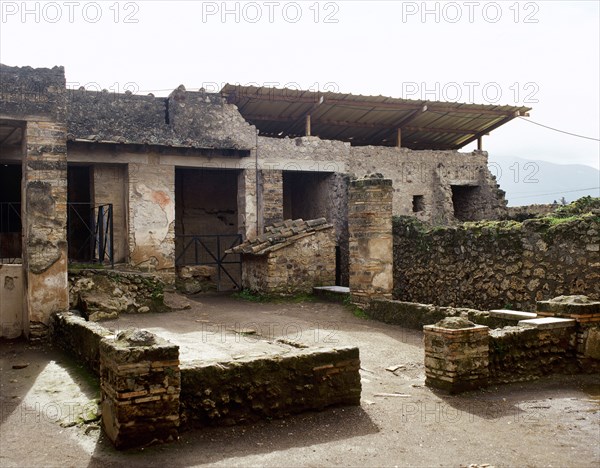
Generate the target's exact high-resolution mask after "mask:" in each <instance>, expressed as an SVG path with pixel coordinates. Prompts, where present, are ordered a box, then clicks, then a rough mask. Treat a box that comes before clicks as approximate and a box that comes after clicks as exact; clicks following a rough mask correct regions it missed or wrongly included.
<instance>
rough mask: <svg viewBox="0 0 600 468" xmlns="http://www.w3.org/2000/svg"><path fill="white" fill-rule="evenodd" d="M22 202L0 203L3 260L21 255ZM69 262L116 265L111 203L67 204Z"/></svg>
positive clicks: (0, 254) (0, 255) (13, 260)
mask: <svg viewBox="0 0 600 468" xmlns="http://www.w3.org/2000/svg"><path fill="white" fill-rule="evenodd" d="M21 233H22V223H21V203H18V202H1V203H0V263H18V262H19V261H20V260H21V256H22V242H21ZM67 243H68V246H69V262H71V263H102V264H110V266H111V267H114V249H113V207H112V204H110V203H109V204H103V205H94V204H92V203H67Z"/></svg>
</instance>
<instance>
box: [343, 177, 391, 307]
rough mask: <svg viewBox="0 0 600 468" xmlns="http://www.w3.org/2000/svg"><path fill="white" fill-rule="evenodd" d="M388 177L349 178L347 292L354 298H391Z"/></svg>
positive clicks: (360, 301)
mask: <svg viewBox="0 0 600 468" xmlns="http://www.w3.org/2000/svg"><path fill="white" fill-rule="evenodd" d="M392 195H393V189H392V181H391V180H390V179H384V178H383V176H381V174H377V175H374V176H370V177H365V178H363V179H358V180H353V181H351V182H350V190H349V194H348V229H349V231H350V293H351V294H352V299H353V300H354V301H355V302H359V303H366V302H368V300H369V299H372V298H391V297H392V288H393V236H392Z"/></svg>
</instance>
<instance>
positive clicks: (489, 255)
mask: <svg viewBox="0 0 600 468" xmlns="http://www.w3.org/2000/svg"><path fill="white" fill-rule="evenodd" d="M599 233H600V218H599V217H598V215H597V214H594V213H590V214H586V215H581V216H576V217H571V218H564V219H555V218H540V219H530V220H527V221H524V222H523V223H516V222H510V221H504V222H485V223H484V222H482V223H465V224H463V225H460V226H457V227H446V228H443V227H434V228H424V227H422V226H419V225H417V224H415V222H414V220H412V219H408V218H400V219H396V221H395V222H394V284H395V291H394V295H395V298H397V299H400V300H403V301H411V302H433V303H434V304H435V305H441V306H454V307H471V308H475V309H480V310H490V309H499V308H509V309H517V310H528V311H532V310H534V308H535V303H536V301H538V300H544V299H549V298H551V297H554V296H557V295H562V294H585V295H587V296H589V297H590V298H591V299H599V298H600V268H599V267H600V253H599V251H598V246H599V242H600V237H599V236H600V234H599Z"/></svg>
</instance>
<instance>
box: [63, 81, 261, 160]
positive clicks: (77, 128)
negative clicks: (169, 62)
mask: <svg viewBox="0 0 600 468" xmlns="http://www.w3.org/2000/svg"><path fill="white" fill-rule="evenodd" d="M63 87H64V84H63ZM67 122H68V128H69V140H70V141H75V140H89V141H104V142H115V143H126V144H148V145H164V146H189V147H193V148H220V149H235V150H250V149H253V148H254V147H255V146H256V143H255V142H256V130H255V128H254V127H253V126H251V125H250V124H248V123H247V122H246V121H245V120H244V119H243V117H242V116H241V115H240V113H239V112H238V111H237V108H236V107H235V106H234V105H232V104H227V103H226V102H225V100H224V99H223V98H221V96H220V95H217V94H207V93H203V92H192V91H186V90H185V88H184V87H183V86H180V87H178V88H177V89H176V90H174V91H173V92H172V93H171V94H170V95H169V97H168V98H156V97H154V96H152V95H148V96H138V95H134V94H131V93H123V94H118V93H113V92H109V91H102V92H97V91H89V90H83V89H79V90H69V94H68V116H67Z"/></svg>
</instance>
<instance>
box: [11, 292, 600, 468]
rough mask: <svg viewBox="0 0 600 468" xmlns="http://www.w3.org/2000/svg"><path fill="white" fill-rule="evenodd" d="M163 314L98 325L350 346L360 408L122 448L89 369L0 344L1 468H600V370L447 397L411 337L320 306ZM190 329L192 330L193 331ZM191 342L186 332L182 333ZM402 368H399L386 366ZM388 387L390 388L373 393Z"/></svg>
mask: <svg viewBox="0 0 600 468" xmlns="http://www.w3.org/2000/svg"><path fill="white" fill-rule="evenodd" d="M190 303H191V308H190V309H187V310H179V311H175V312H170V313H167V314H146V315H123V316H121V318H120V319H119V320H117V321H112V322H105V323H104V325H106V326H108V327H110V328H113V329H114V330H118V329H124V328H127V327H129V326H138V327H141V326H143V327H144V328H147V329H150V330H152V331H154V332H161V331H162V332H161V334H165V333H167V334H168V333H189V332H191V331H194V332H195V333H196V335H195V338H194V340H196V341H197V348H198V350H199V352H200V354H201V352H202V351H201V350H202V345H203V339H202V336H203V334H206V335H207V336H208V335H210V336H211V339H215V337H216V338H217V339H222V340H227V339H231V337H232V336H242V337H245V339H253V338H252V337H251V336H248V335H238V334H234V335H231V334H228V333H224V334H223V335H222V338H220V336H221V335H219V334H220V333H223V332H222V331H223V330H230V331H231V330H236V329H237V330H244V329H246V330H247V329H253V330H255V331H256V332H257V334H261V335H262V336H264V337H268V338H274V337H287V338H288V339H293V340H296V341H302V342H304V343H306V344H309V345H312V346H328V347H330V346H334V345H356V346H358V347H359V348H360V354H361V363H362V369H361V376H362V385H363V388H362V401H361V406H360V407H339V408H333V409H328V410H326V411H323V412H318V413H305V414H301V415H297V416H293V417H289V418H287V419H283V420H273V421H265V422H261V423H257V424H252V425H245V426H236V427H225V428H207V429H203V430H195V431H189V432H183V433H182V434H181V437H180V439H179V440H178V441H177V442H175V443H172V444H168V445H161V446H152V447H146V448H143V449H134V450H128V451H123V452H118V451H116V450H114V449H113V447H112V445H111V444H110V442H109V441H108V440H107V439H106V437H105V436H104V435H103V434H102V432H101V430H100V428H99V421H97V420H95V419H96V415H95V408H96V401H97V399H98V397H99V388H98V383H97V381H96V379H95V378H94V377H93V376H92V375H91V374H90V373H89V372H87V371H86V370H85V369H83V368H82V367H81V366H80V365H78V364H77V363H75V362H73V360H72V359H70V357H69V356H66V355H65V354H63V353H61V352H60V351H57V350H54V349H51V348H48V347H45V348H40V347H37V348H36V347H31V346H29V345H28V344H27V343H25V342H23V341H12V342H9V341H2V342H0V346H1V348H0V373H1V374H0V405H1V406H0V422H1V426H0V466H2V467H3V468H4V467H12V466H27V467H29V466H61V467H68V466H78V467H79V466H82V467H96V466H97V467H113V466H115V467H116V466H150V467H164V466H181V467H183V466H199V465H214V466H310V467H316V466H361V467H362V466H426V467H434V466H455V467H459V466H469V465H471V464H472V465H474V466H475V465H478V466H486V465H491V466H498V467H500V466H511V467H512V466H520V467H526V466H556V467H564V466H577V467H579V466H596V467H597V466H600V406H599V405H600V376H597V375H595V376H590V375H588V376H555V377H551V378H545V379H541V380H538V381H535V382H528V383H522V384H512V385H505V386H499V387H491V388H489V389H486V390H485V391H477V392H471V393H467V394H462V395H460V396H448V395H445V394H443V393H438V392H434V391H432V390H430V389H429V388H427V387H425V386H424V368H423V348H422V344H421V333H420V332H417V331H412V330H406V329H403V328H400V327H396V326H390V325H385V324H382V323H379V322H374V321H371V320H365V319H362V318H358V317H355V316H354V315H352V313H351V312H350V311H349V310H348V309H346V308H345V307H343V306H341V305H338V304H332V303H326V302H302V303H282V304H274V303H252V302H246V301H243V300H240V299H233V298H230V297H225V296H199V297H196V298H194V299H190ZM198 337H199V338H198ZM186 346H188V347H190V346H191V347H193V342H190V341H189V340H188V343H187V344H186ZM392 366H400V367H398V369H397V370H396V371H395V372H391V371H389V370H386V368H388V367H392ZM390 393H397V394H399V395H400V396H382V394H390Z"/></svg>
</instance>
